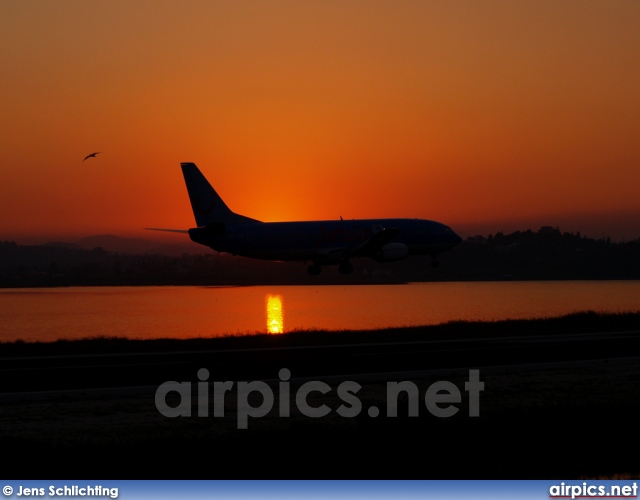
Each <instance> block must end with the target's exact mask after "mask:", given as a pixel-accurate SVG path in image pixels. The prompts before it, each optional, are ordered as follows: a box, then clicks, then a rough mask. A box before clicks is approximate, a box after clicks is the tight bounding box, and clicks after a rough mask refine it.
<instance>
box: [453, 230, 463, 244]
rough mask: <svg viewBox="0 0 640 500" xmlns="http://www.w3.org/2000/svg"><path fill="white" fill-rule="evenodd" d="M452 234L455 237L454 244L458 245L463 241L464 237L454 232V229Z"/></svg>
mask: <svg viewBox="0 0 640 500" xmlns="http://www.w3.org/2000/svg"><path fill="white" fill-rule="evenodd" d="M451 233H452V234H451V236H452V238H453V244H454V245H458V244H460V243H462V238H461V237H460V235H458V233H456V232H454V231H453V230H452V231H451Z"/></svg>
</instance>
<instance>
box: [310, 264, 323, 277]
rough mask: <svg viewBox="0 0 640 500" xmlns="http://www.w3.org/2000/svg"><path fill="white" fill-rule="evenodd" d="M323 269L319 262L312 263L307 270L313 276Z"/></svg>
mask: <svg viewBox="0 0 640 500" xmlns="http://www.w3.org/2000/svg"><path fill="white" fill-rule="evenodd" d="M321 271H322V268H321V267H320V266H319V265H318V264H311V265H310V266H309V267H307V272H308V273H309V274H310V275H311V276H317V275H318V274H320V272H321Z"/></svg>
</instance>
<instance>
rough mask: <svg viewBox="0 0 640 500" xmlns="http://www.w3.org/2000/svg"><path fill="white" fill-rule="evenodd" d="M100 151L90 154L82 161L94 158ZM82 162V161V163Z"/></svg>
mask: <svg viewBox="0 0 640 500" xmlns="http://www.w3.org/2000/svg"><path fill="white" fill-rule="evenodd" d="M101 152H102V151H96V152H95V153H91V154H90V155H87V156H85V157H84V160H86V159H87V158H95V157H96V155H97V154H100V153H101ZM84 160H82V161H84Z"/></svg>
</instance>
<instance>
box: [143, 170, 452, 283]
mask: <svg viewBox="0 0 640 500" xmlns="http://www.w3.org/2000/svg"><path fill="white" fill-rule="evenodd" d="M180 166H181V168H182V174H183V176H184V181H185V184H186V187H187V192H188V194H189V200H190V202H191V208H192V210H193V215H194V217H195V221H196V225H197V227H194V228H191V229H163V228H145V229H149V230H152V231H169V232H178V233H187V234H189V238H191V240H192V241H194V242H196V243H199V244H201V245H205V246H208V247H210V248H212V249H213V250H216V251H217V252H225V253H229V254H232V255H239V256H242V257H250V258H253V259H262V260H270V261H280V262H282V261H300V262H305V263H310V264H309V266H308V268H307V272H308V273H309V274H310V275H312V276H314V275H318V274H320V272H321V271H322V266H327V265H337V266H338V271H339V272H340V273H341V274H349V273H351V272H352V271H353V266H352V264H351V262H350V260H351V259H354V258H359V257H369V258H372V259H374V260H376V261H378V262H394V261H399V260H403V259H405V258H407V257H408V256H410V255H430V256H431V257H432V266H433V267H437V266H438V264H439V263H438V261H437V259H436V257H437V255H438V254H440V253H441V252H445V251H447V250H450V249H451V248H453V247H454V246H456V245H458V244H459V243H460V242H461V241H462V239H461V238H460V236H458V235H457V234H456V233H455V232H454V231H453V230H452V229H451V228H450V227H448V226H446V225H444V224H442V223H440V222H436V221H432V220H425V219H360V220H344V219H342V217H340V220H318V221H298V222H295V221H294V222H262V221H259V220H256V219H252V218H250V217H246V216H244V215H240V214H237V213H235V212H233V211H232V210H231V209H230V208H229V207H228V206H227V205H226V204H225V202H224V201H222V198H221V197H220V196H219V195H218V193H216V191H215V189H213V187H212V186H211V184H210V183H209V181H207V179H206V178H205V176H204V175H203V174H202V172H201V171H200V170H199V169H198V167H197V166H196V164H195V163H191V162H184V163H181V164H180Z"/></svg>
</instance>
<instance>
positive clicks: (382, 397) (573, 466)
mask: <svg viewBox="0 0 640 500" xmlns="http://www.w3.org/2000/svg"><path fill="white" fill-rule="evenodd" d="M638 332H640V314H635V313H634V314H620V315H601V314H595V313H585V314H576V315H571V316H569V317H564V318H559V319H548V320H531V321H510V322H509V321H507V322H498V323H454V324H448V325H442V326H439V327H420V328H418V327H416V328H413V329H394V330H384V331H376V332H296V333H292V334H289V335H283V336H278V337H273V336H253V337H242V338H241V337H234V338H225V339H196V340H192V341H167V340H164V341H160V340H159V341H140V342H134V341H122V340H118V339H94V340H87V341H78V342H58V343H53V344H27V343H12V344H2V345H0V358H1V359H2V362H3V365H2V367H0V373H1V375H2V378H3V380H2V384H3V386H2V387H3V391H2V392H3V393H2V394H1V395H0V449H1V450H2V455H3V473H4V474H3V475H4V476H5V477H14V478H21V479H22V478H33V479H46V478H69V477H73V478H78V479H80V478H87V479H89V478H94V479H95V478H103V479H122V478H131V479H177V478H194V479H195V478H199V479H206V478H210V479H241V478H242V479H244V478H246V479H262V478H264V479H292V478H297V479H323V478H333V479H336V478H344V479H360V478H362V479H390V478H398V479H419V478H420V479H524V478H564V479H566V478H586V477H598V478H609V477H636V476H637V475H638V474H639V473H640V456H639V455H638V453H637V449H638V445H639V444H640V439H639V438H638V422H639V417H640V411H639V410H640V403H639V401H638V389H637V387H638V386H639V383H640V355H639V353H640V342H639V341H638V340H637V334H638ZM601 334H603V335H601ZM604 334H606V335H604ZM514 338H517V342H515V341H513V339H514ZM425 339H428V340H429V342H431V341H433V342H431V343H429V342H427V343H424V342H423V341H424V340H425ZM501 339H508V341H502V340H501ZM609 339H616V340H615V341H614V340H609ZM441 340H446V342H444V343H440V341H441ZM310 346H314V347H310ZM322 346H324V347H322ZM328 346H330V347H328ZM458 346H459V347H458ZM385 351H386V358H388V359H390V360H392V361H390V362H389V363H386V362H384V361H381V360H384V359H385ZM136 353H137V354H136ZM143 353H144V354H143ZM185 353H186V354H185ZM194 353H196V354H194ZM203 353H205V354H203ZM287 353H290V355H288V354H287ZM345 353H347V354H345ZM530 353H535V356H534V355H531V354H530ZM106 355H108V356H106ZM109 356H111V357H109ZM158 356H161V357H158ZM193 356H195V357H193ZM203 356H204V357H203ZM361 358H362V359H361ZM370 358H371V359H373V360H374V362H373V363H372V362H371V361H370ZM123 359H129V360H134V362H130V363H124V362H123ZM142 359H147V360H149V361H145V362H143V361H141V360H142ZM207 359H216V360H223V359H227V360H232V362H229V363H228V365H226V367H225V368H224V369H218V368H217V366H218V363H207V362H206V360H207ZM265 359H266V360H269V359H270V360H271V361H272V362H271V363H263V364H260V363H258V362H256V360H265ZM420 359H423V360H424V363H423V365H422V366H419V365H420V362H419V360H420ZM56 360H61V361H56ZM105 360H112V362H111V365H109V363H107V361H105ZM402 360H406V367H403V365H402V362H401V361H402ZM509 361H512V362H509ZM416 363H417V364H416ZM61 364H62V365H61ZM220 364H221V365H222V363H220ZM21 366H22V367H25V366H26V367H27V368H24V369H22V368H21ZM65 366H66V367H69V370H71V372H70V373H71V374H72V376H66V375H65V373H67V372H66V371H65V370H64V369H63V368H64V367H65ZM198 367H206V368H207V370H208V371H209V375H210V376H209V378H208V380H207V382H210V383H209V385H208V387H206V388H207V389H208V394H209V401H208V404H207V403H206V402H204V400H203V399H201V397H202V396H200V399H199V392H198V391H199V389H198V387H197V385H196V383H197V382H198V375H197V373H198V371H197V370H198ZM349 367H352V368H353V367H355V369H353V370H350V371H349V370H348V368H349ZM281 368H287V369H289V370H290V372H291V380H289V381H288V383H289V386H288V392H287V388H286V386H284V385H282V384H283V382H282V380H280V379H279V378H278V374H279V370H280V369H281ZM323 368H324V369H323ZM403 368H406V369H403ZM471 369H473V370H478V374H479V378H480V380H481V381H482V382H483V383H484V388H483V390H482V391H479V392H478V394H479V404H478V407H477V408H478V416H470V408H469V406H470V405H469V401H470V392H469V391H466V390H465V382H468V380H469V377H470V372H469V370H471ZM122 372H125V373H127V374H128V376H127V381H128V383H126V384H125V383H118V384H109V383H108V382H110V381H109V380H107V381H105V380H104V379H105V374H109V373H112V374H113V375H114V377H113V378H112V379H111V382H112V381H113V380H116V379H117V376H116V374H117V373H122ZM243 373H246V374H248V375H246V376H243V375H242V374H243ZM149 374H152V376H151V375H149ZM149 377H151V378H149ZM163 377H164V378H163ZM78 379H79V380H78ZM11 380H14V381H15V384H13V383H12V382H11ZM70 380H74V381H75V382H74V383H75V384H76V388H75V389H72V390H69V389H68V387H70V386H69V384H70V382H69V381H70ZM169 380H177V381H181V382H185V381H188V382H193V384H185V386H184V387H186V388H188V390H189V391H190V393H191V396H192V397H191V399H190V400H189V399H188V398H182V399H181V398H180V397H179V396H178V393H176V392H173V393H171V394H170V395H169V396H167V398H166V399H162V401H165V402H166V404H167V406H169V407H174V408H178V409H182V410H183V415H182V416H177V417H173V418H171V417H167V416H164V415H163V414H161V412H160V411H159V410H158V407H157V405H156V403H157V401H156V396H157V390H158V387H159V386H160V384H161V383H162V382H163V381H169ZM243 380H244V381H252V380H253V381H255V380H262V381H264V382H265V384H266V386H261V387H262V390H263V391H267V389H266V387H267V386H268V387H270V389H269V390H270V391H271V392H273V394H274V403H273V408H272V410H271V411H269V412H268V413H266V414H265V415H263V416H261V417H255V418H251V417H249V418H248V419H247V427H248V428H247V429H238V422H239V418H238V415H239V414H242V413H243V410H242V408H241V407H240V408H239V407H238V405H237V394H238V392H237V388H238V387H239V383H240V382H241V381H243ZM313 380H315V381H319V380H323V381H324V382H325V383H326V384H328V386H327V387H328V388H330V390H329V391H328V392H326V393H325V394H322V393H320V392H317V391H316V392H312V393H311V394H310V395H309V397H308V399H307V400H308V402H309V405H310V406H312V407H321V406H322V405H326V409H327V410H329V411H328V414H327V415H326V416H324V417H321V418H311V417H309V416H305V415H303V414H301V412H300V410H299V406H298V404H297V400H296V394H297V393H298V391H299V388H300V387H301V385H302V384H303V383H305V382H308V381H313ZM218 381H220V382H221V381H234V385H233V386H232V390H231V391H230V392H229V393H228V394H227V397H226V399H225V403H224V412H225V416H224V417H219V416H215V415H214V404H213V393H214V390H215V386H214V384H213V382H218ZM345 381H352V382H357V383H358V384H359V385H360V387H361V388H360V389H359V390H358V391H357V393H355V394H354V393H352V395H351V396H357V398H356V399H357V402H358V404H361V405H362V410H361V411H360V412H359V413H358V415H357V416H353V417H344V416H341V415H340V414H339V413H338V409H339V408H340V407H341V406H342V408H343V409H344V408H345V407H349V406H351V405H353V404H354V401H355V400H354V397H351V399H349V395H348V394H346V395H345V394H344V393H342V394H340V393H339V391H338V387H339V386H340V384H341V383H343V382H345ZM438 381H441V382H442V381H446V382H448V383H449V385H448V386H446V387H447V388H448V390H449V392H450V393H452V394H453V398H452V400H451V401H450V402H440V403H439V404H438V405H437V407H436V409H435V411H432V409H430V408H429V407H427V404H426V403H425V399H428V400H429V401H431V400H432V399H430V397H431V396H429V397H426V396H425V395H426V394H427V389H428V388H429V387H430V386H431V385H432V384H433V383H435V382H438ZM138 382H140V383H138ZM148 382H151V383H148ZM387 382H405V383H406V384H405V386H406V387H410V385H411V384H414V385H413V387H415V388H416V391H417V394H418V399H416V400H415V401H416V404H417V411H418V416H409V415H408V412H409V408H410V406H409V405H410V404H411V403H410V401H411V402H412V401H414V399H412V396H407V394H406V393H403V394H401V396H400V397H399V399H398V416H396V417H388V416H386V415H387V405H388V400H387V392H388V391H387ZM19 384H23V385H22V386H21V387H22V388H21V389H20V390H15V387H16V385H19ZM56 384H58V386H57V387H56ZM60 384H62V385H60ZM65 384H66V385H65ZM110 385H111V387H113V385H117V386H118V388H110ZM63 386H64V387H63ZM453 387H455V388H457V391H459V397H456V395H455V394H454V393H455V389H452V388H453ZM39 388H41V389H45V388H46V389H48V390H46V391H40V392H38V389H39ZM200 394H203V393H200ZM287 394H289V396H288V397H287ZM441 394H442V393H441ZM280 395H283V397H279V396H280ZM240 397H241V398H242V396H240ZM281 401H288V403H289V407H290V416H289V417H284V416H281V415H283V411H284V410H282V408H281V406H280V403H281ZM248 402H249V404H250V405H252V406H253V407H254V408H258V407H261V405H263V403H264V402H263V400H262V396H261V395H260V394H257V393H255V392H254V393H253V394H252V395H251V396H250V397H249V399H248ZM371 407H375V408H377V409H378V410H379V412H380V415H379V416H377V417H375V418H374V417H372V416H370V415H369V413H370V408H371ZM187 408H189V409H190V410H191V415H190V416H188V415H187V412H188V411H187V410H186V409H187ZM203 408H206V409H207V411H208V415H207V416H204V415H202V416H199V409H200V410H202V409H203ZM438 408H439V409H444V408H449V409H452V410H457V411H456V412H455V414H453V415H452V416H450V417H447V418H444V417H437V416H434V413H436V412H437V411H439V410H438ZM371 412H373V413H375V410H371ZM240 420H241V419H240Z"/></svg>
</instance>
